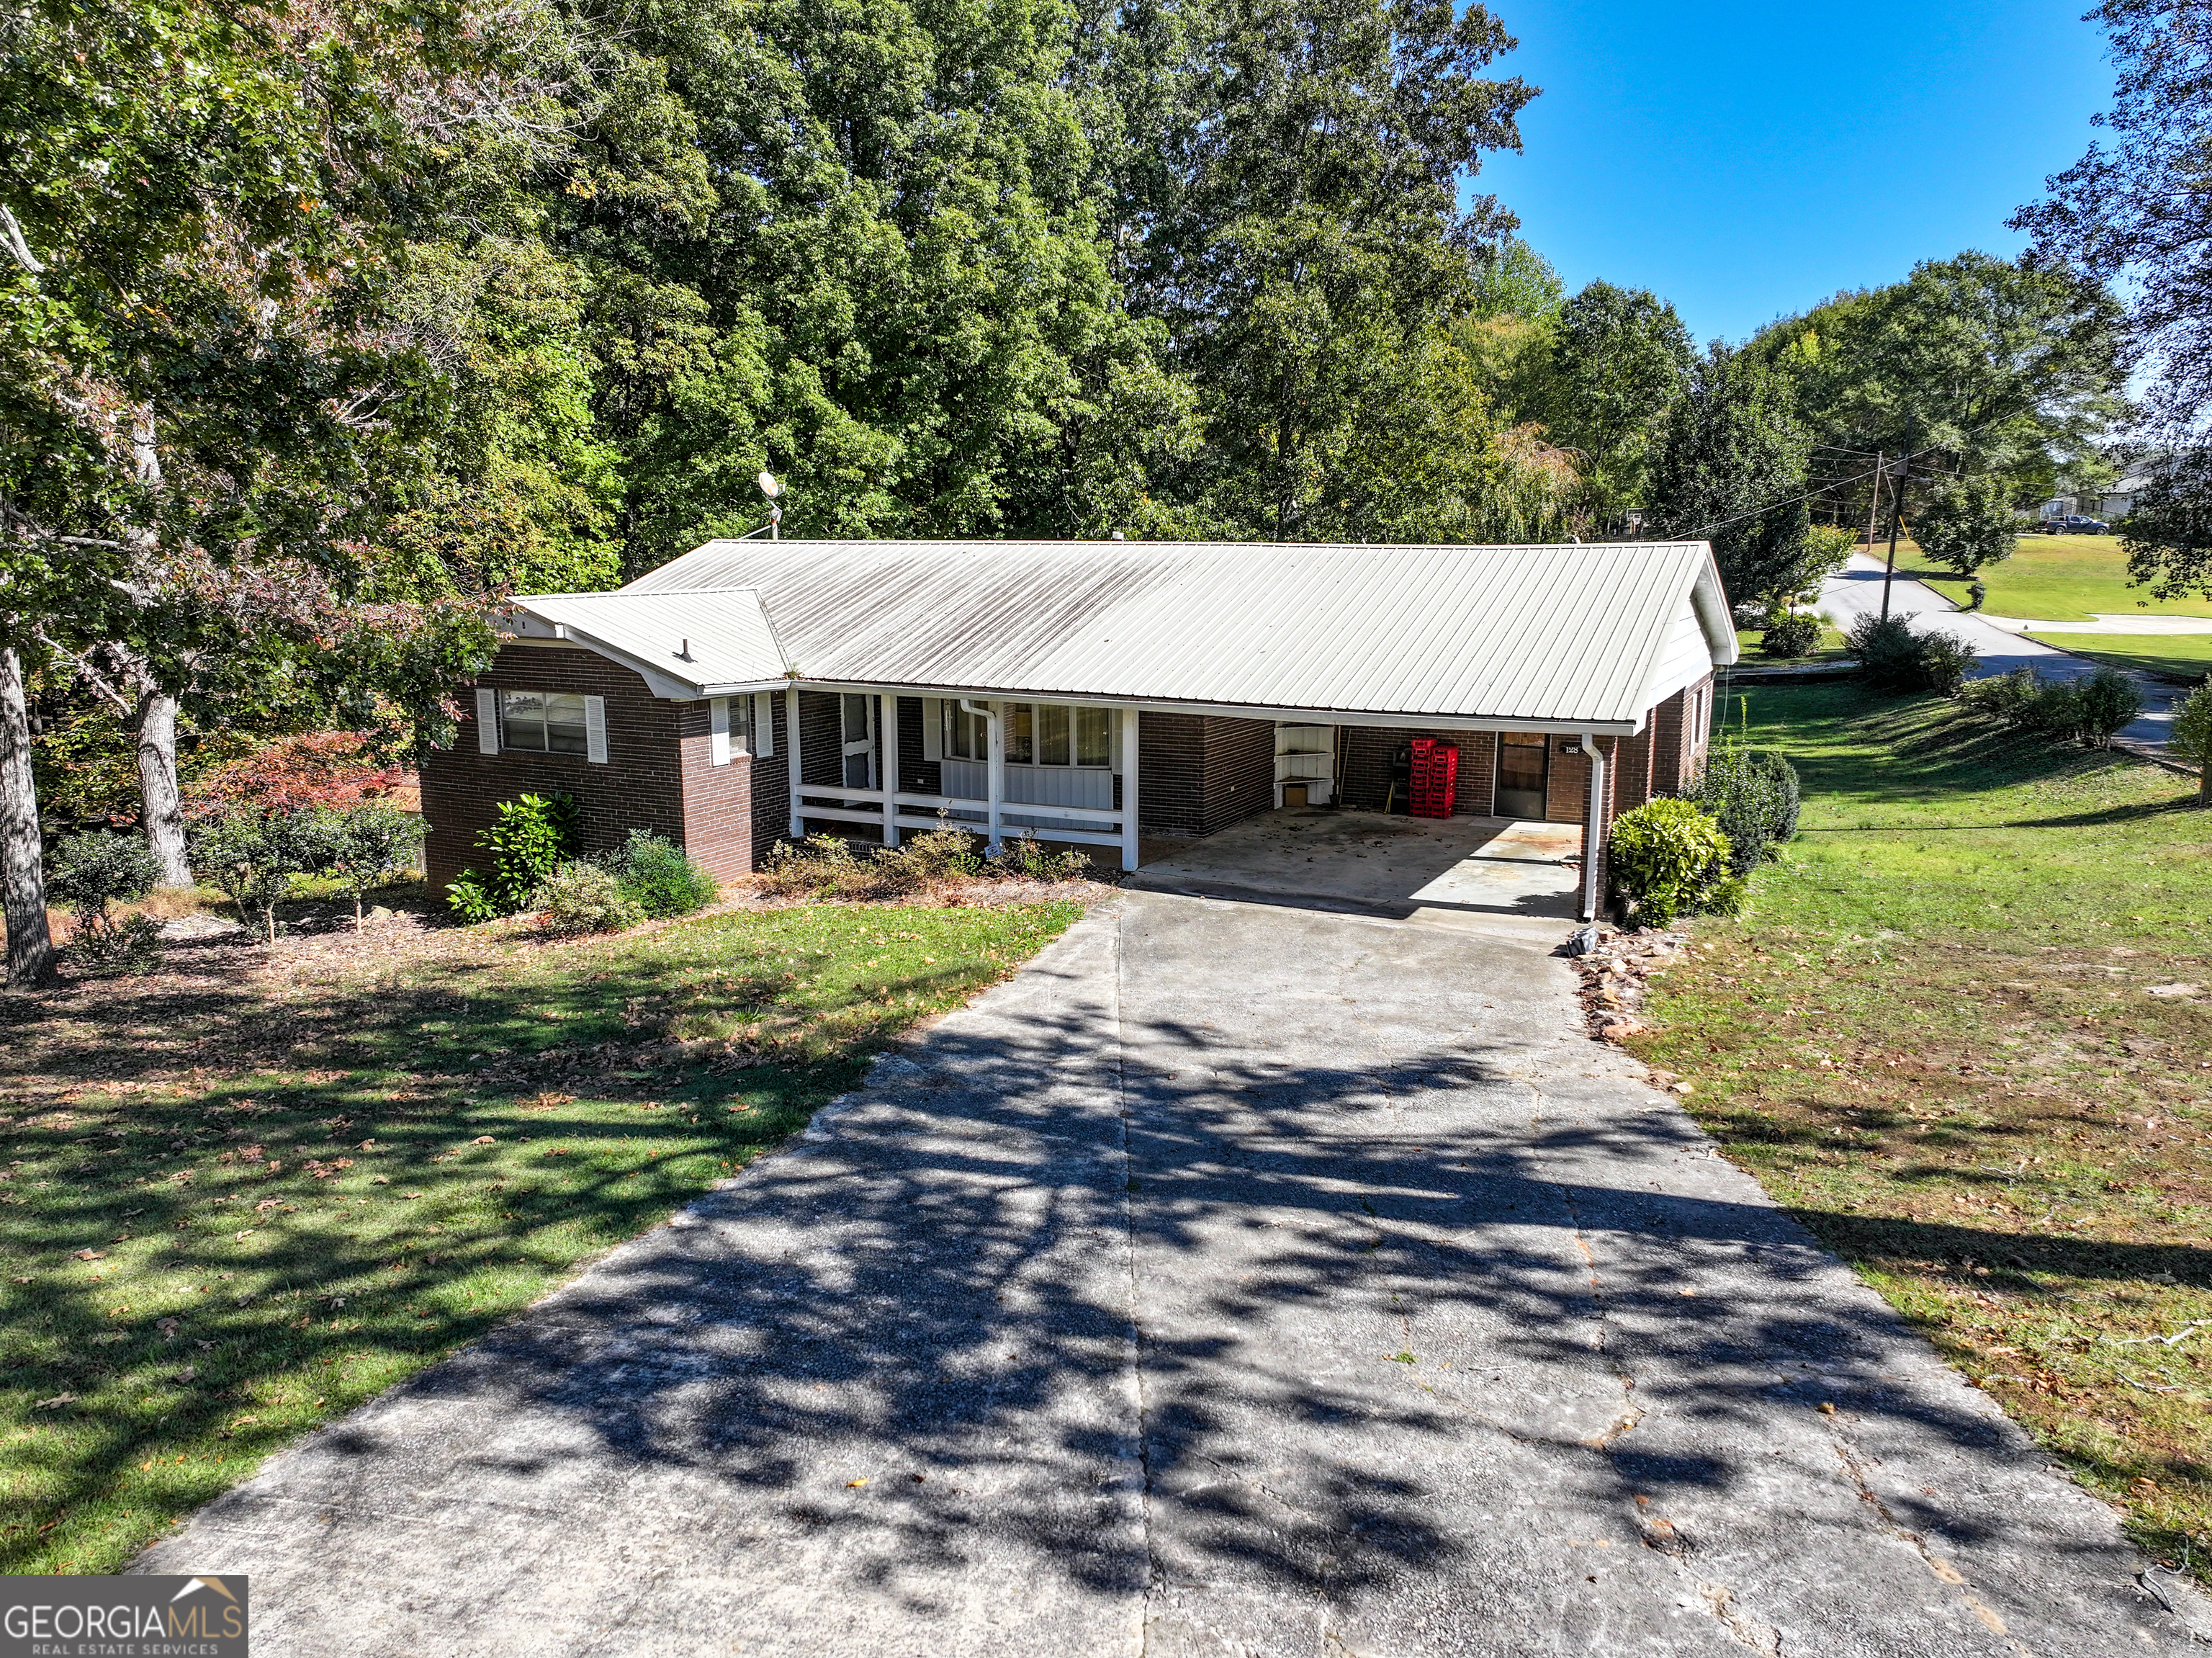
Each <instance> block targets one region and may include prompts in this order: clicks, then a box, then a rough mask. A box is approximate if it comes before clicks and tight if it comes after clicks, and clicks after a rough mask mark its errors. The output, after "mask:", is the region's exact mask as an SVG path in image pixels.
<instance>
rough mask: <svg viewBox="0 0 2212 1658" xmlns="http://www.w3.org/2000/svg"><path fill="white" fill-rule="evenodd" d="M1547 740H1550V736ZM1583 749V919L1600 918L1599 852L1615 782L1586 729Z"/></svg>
mask: <svg viewBox="0 0 2212 1658" xmlns="http://www.w3.org/2000/svg"><path fill="white" fill-rule="evenodd" d="M1544 741H1546V742H1549V741H1552V740H1551V738H1550V737H1548V736H1547V737H1546V738H1545V739H1544ZM1583 753H1585V754H1587V755H1589V791H1590V797H1589V820H1588V821H1587V822H1585V823H1584V824H1583V920H1584V921H1595V920H1596V919H1597V906H1598V900H1599V899H1600V898H1601V896H1602V894H1601V893H1600V892H1599V891H1598V880H1597V862H1598V852H1599V850H1600V848H1601V847H1602V846H1603V845H1604V844H1605V808H1606V797H1607V790H1608V787H1609V785H1610V784H1611V783H1612V777H1610V775H1609V773H1610V771H1611V770H1612V768H1611V767H1610V766H1609V765H1607V763H1606V758H1605V756H1604V755H1603V754H1602V753H1599V751H1598V746H1597V737H1596V735H1595V734H1594V733H1591V732H1588V731H1585V732H1583Z"/></svg>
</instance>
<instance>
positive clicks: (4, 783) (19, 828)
mask: <svg viewBox="0 0 2212 1658" xmlns="http://www.w3.org/2000/svg"><path fill="white" fill-rule="evenodd" d="M43 855H44V848H43V847H42V845H41V844H40V838H39V795H38V789H37V787H36V786H35V785H34V784H33V783H32V781H31V712H30V709H29V708H28V706H27V704H25V702H24V700H23V663H22V660H21V658H20V657H18V656H17V655H15V647H14V646H12V645H7V646H0V899H4V901H5V902H4V909H5V913H6V915H7V918H8V987H9V989H10V990H29V989H31V988H32V987H33V986H34V985H39V984H46V983H48V982H50V981H51V980H52V978H53V976H54V941H53V936H52V934H51V933H49V932H48V931H47V930H46V869H45V867H44V865H43V863H41V859H42V857H43Z"/></svg>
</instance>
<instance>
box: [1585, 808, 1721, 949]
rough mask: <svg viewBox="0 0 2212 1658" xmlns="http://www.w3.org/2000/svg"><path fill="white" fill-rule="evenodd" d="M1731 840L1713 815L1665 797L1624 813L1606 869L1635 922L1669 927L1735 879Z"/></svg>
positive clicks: (1609, 848)
mask: <svg viewBox="0 0 2212 1658" xmlns="http://www.w3.org/2000/svg"><path fill="white" fill-rule="evenodd" d="M1728 859H1729V838H1728V836H1727V835H1726V834H1725V833H1723V831H1722V829H1721V826H1720V825H1719V824H1718V823H1717V822H1716V821H1715V820H1713V818H1712V816H1711V814H1709V813H1707V812H1706V811H1705V810H1704V809H1703V808H1700V807H1699V806H1698V805H1696V804H1695V803H1694V802H1691V801H1687V800H1677V799H1673V798H1671V797H1662V798H1661V799H1659V800H1655V801H1647V802H1645V803H1644V804H1643V805H1642V806H1639V807H1638V808H1636V809H1635V810H1634V811H1632V812H1624V813H1623V814H1621V815H1620V817H1619V818H1618V819H1616V820H1614V822H1613V838H1612V840H1611V841H1610V842H1609V843H1608V844H1607V851H1606V867H1607V869H1609V870H1610V871H1611V872H1612V876H1613V885H1614V886H1615V887H1617V888H1618V889H1619V890H1620V892H1621V893H1622V894H1623V895H1624V896H1626V898H1627V899H1629V901H1630V903H1631V904H1632V906H1633V915H1634V918H1635V919H1636V920H1638V921H1639V922H1642V923H1648V924H1650V925H1651V926H1655V927H1664V926H1666V925H1667V924H1668V923H1670V922H1672V921H1673V920H1674V917H1676V916H1677V915H1678V914H1680V912H1681V911H1685V910H1687V909H1691V908H1693V907H1694V906H1695V905H1696V904H1697V902H1698V899H1699V896H1700V895H1701V894H1703V893H1705V891H1706V890H1707V889H1708V888H1709V887H1711V886H1712V885H1713V884H1714V883H1715V882H1717V881H1723V880H1724V879H1726V878H1727V876H1728V875H1729V862H1728Z"/></svg>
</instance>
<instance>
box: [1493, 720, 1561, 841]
mask: <svg viewBox="0 0 2212 1658" xmlns="http://www.w3.org/2000/svg"><path fill="white" fill-rule="evenodd" d="M1551 753H1552V740H1551V738H1550V737H1549V736H1548V735H1546V734H1545V733H1543V732H1541V731H1501V732H1499V733H1498V805H1497V808H1496V809H1497V814H1498V816H1499V817H1501V818H1517V819H1519V820H1522V821H1524V822H1536V823H1541V822H1542V821H1543V819H1544V784H1545V782H1546V780H1547V777H1548V775H1549V774H1548V771H1547V768H1548V767H1549V766H1550V765H1551Z"/></svg>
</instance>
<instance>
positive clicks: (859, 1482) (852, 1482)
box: [845, 1479, 868, 1491]
mask: <svg viewBox="0 0 2212 1658" xmlns="http://www.w3.org/2000/svg"><path fill="white" fill-rule="evenodd" d="M867 1483H868V1482H867V1481H866V1480H865V1479H848V1480H847V1481H846V1482H845V1489H846V1490H848V1491H857V1490H860V1487H861V1486H863V1485H865V1484H867Z"/></svg>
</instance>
